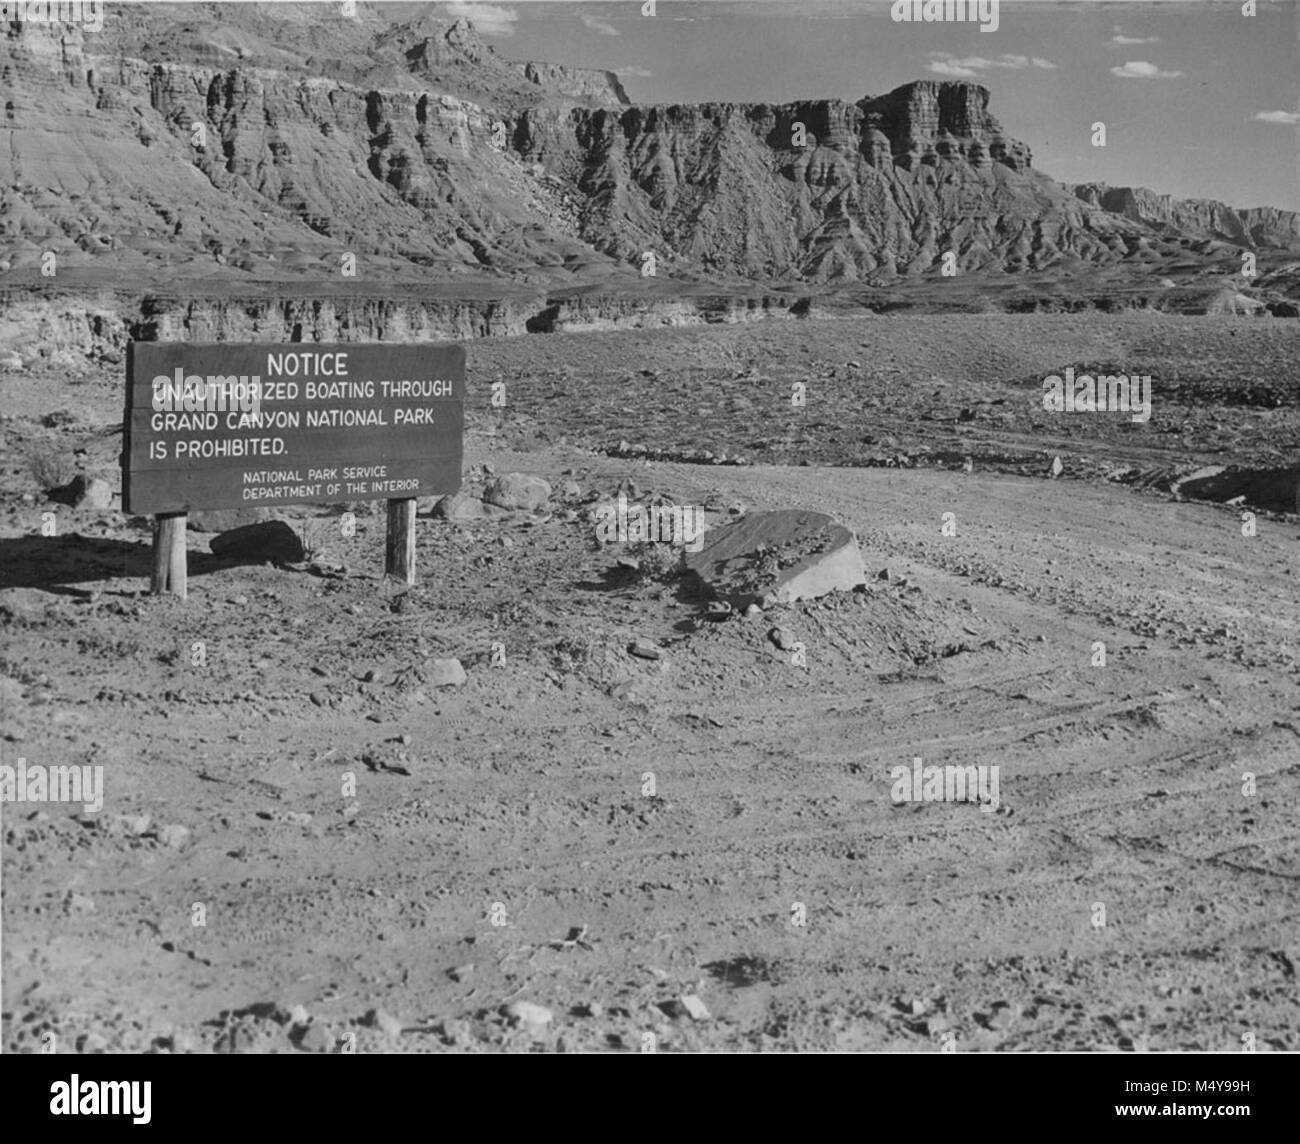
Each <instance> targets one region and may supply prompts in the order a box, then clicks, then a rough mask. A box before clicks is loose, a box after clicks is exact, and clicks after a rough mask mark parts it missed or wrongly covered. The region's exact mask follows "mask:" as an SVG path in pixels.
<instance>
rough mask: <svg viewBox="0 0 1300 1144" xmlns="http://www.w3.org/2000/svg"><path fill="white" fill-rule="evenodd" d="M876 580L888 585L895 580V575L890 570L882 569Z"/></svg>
mask: <svg viewBox="0 0 1300 1144" xmlns="http://www.w3.org/2000/svg"><path fill="white" fill-rule="evenodd" d="M876 579H877V580H883V581H884V582H885V583H886V584H888V583H889V581H890V580H892V579H893V575H892V574H891V573H890V571H889V569H888V568H882V569H881V570H880V571H879V572H877V573H876Z"/></svg>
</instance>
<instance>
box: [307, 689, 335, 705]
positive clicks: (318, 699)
mask: <svg viewBox="0 0 1300 1144" xmlns="http://www.w3.org/2000/svg"><path fill="white" fill-rule="evenodd" d="M307 698H308V699H310V700H311V701H312V702H313V703H314V704H316V706H317V707H328V706H329V705H330V700H329V696H328V695H326V694H325V692H323V691H313V692H312V693H311V694H310V695H309V696H308V697H307Z"/></svg>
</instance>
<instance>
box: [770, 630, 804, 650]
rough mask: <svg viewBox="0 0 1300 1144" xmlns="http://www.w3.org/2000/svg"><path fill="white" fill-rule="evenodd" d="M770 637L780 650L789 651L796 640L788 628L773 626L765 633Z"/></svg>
mask: <svg viewBox="0 0 1300 1144" xmlns="http://www.w3.org/2000/svg"><path fill="white" fill-rule="evenodd" d="M767 638H768V639H770V640H771V641H772V642H773V643H774V644H776V646H777V647H778V648H780V649H781V651H791V650H793V648H794V645H795V643H796V642H797V641H796V640H795V638H794V632H792V631H791V630H790V629H789V628H773V629H772V630H771V631H770V632H768V633H767Z"/></svg>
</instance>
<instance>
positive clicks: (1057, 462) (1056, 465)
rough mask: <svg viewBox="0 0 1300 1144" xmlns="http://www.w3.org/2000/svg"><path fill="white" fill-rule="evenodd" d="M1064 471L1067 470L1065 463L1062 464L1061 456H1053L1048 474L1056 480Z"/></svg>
mask: <svg viewBox="0 0 1300 1144" xmlns="http://www.w3.org/2000/svg"><path fill="white" fill-rule="evenodd" d="M1064 471H1065V466H1064V465H1063V464H1061V458H1060V457H1053V458H1052V467H1051V468H1050V469H1048V470H1047V475H1048V476H1049V477H1050V478H1051V479H1052V480H1056V478H1057V477H1059V476H1060V475H1061V474H1062V473H1063V472H1064Z"/></svg>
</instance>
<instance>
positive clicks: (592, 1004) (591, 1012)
mask: <svg viewBox="0 0 1300 1144" xmlns="http://www.w3.org/2000/svg"><path fill="white" fill-rule="evenodd" d="M584 1008H585V1009H586V1010H587V1016H588V1017H603V1016H604V1015H605V1006H604V1005H602V1004H601V1003H600V1002H599V1001H588V1002H587V1004H586V1005H585V1006H584Z"/></svg>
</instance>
